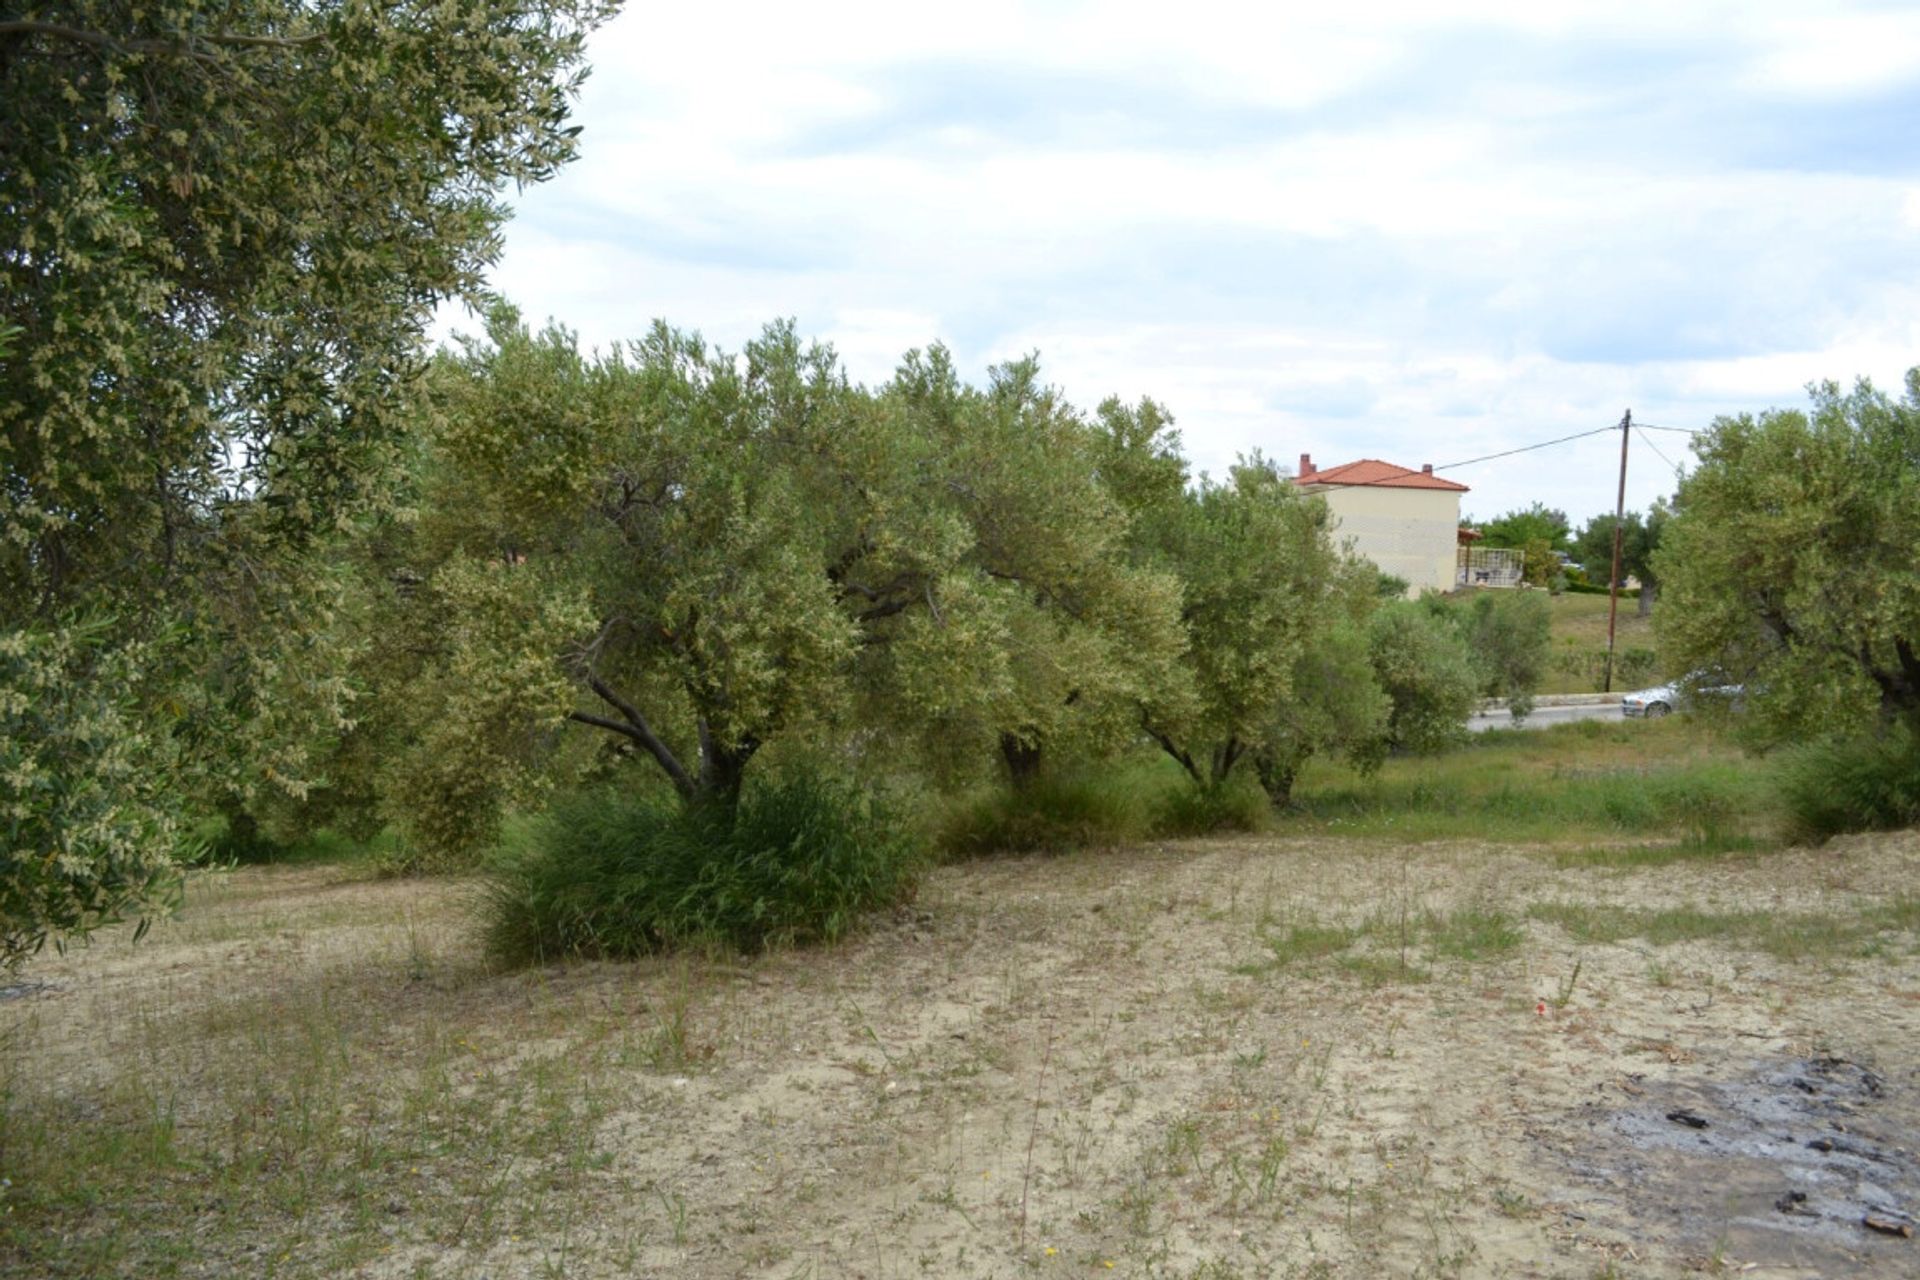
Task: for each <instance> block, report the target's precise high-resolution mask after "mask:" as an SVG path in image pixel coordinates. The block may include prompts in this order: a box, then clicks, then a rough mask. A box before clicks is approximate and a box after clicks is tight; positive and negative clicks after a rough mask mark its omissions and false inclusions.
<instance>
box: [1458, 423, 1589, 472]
mask: <svg viewBox="0 0 1920 1280" xmlns="http://www.w3.org/2000/svg"><path fill="white" fill-rule="evenodd" d="M1618 429H1619V424H1617V423H1616V424H1615V425H1613V426H1610V427H1595V428H1594V429H1593V430H1592V431H1582V432H1580V433H1578V434H1577V435H1571V436H1561V437H1560V438H1559V439H1558V440H1542V441H1541V442H1540V443H1539V444H1526V445H1521V446H1520V447H1519V448H1518V449H1508V450H1506V451H1505V452H1504V453H1489V454H1487V455H1486V456H1484V457H1480V458H1468V459H1467V460H1466V461H1465V462H1449V463H1448V464H1447V465H1446V466H1444V467H1435V468H1434V470H1435V471H1458V470H1459V469H1460V468H1461V467H1471V466H1473V465H1474V464H1475V463H1477V462H1492V461H1493V460H1494V459H1495V458H1511V457H1512V456H1513V455H1514V454H1516V453H1530V452H1532V451H1533V450H1535V449H1545V448H1548V447H1550V446H1552V445H1556V444H1565V443H1567V441H1569V440H1584V439H1586V438H1587V437H1588V436H1601V435H1605V434H1606V433H1607V432H1609V431H1616V430H1618Z"/></svg>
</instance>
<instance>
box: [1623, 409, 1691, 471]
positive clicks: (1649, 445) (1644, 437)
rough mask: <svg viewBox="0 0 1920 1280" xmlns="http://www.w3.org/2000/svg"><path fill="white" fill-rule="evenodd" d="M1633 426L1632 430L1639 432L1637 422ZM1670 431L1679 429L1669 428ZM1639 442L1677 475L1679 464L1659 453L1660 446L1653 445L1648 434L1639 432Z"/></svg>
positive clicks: (1651, 438)
mask: <svg viewBox="0 0 1920 1280" xmlns="http://www.w3.org/2000/svg"><path fill="white" fill-rule="evenodd" d="M1633 426H1634V430H1636V431H1639V430H1640V424H1639V423H1637V422H1636V423H1634V424H1633ZM1670 429H1671V430H1676V431H1677V430H1679V428H1677V427H1675V428H1670ZM1640 442H1641V443H1642V444H1644V445H1646V446H1647V448H1649V449H1651V450H1653V452H1654V455H1655V456H1656V457H1658V458H1659V459H1660V461H1662V462H1664V463H1666V464H1667V465H1668V466H1669V467H1672V468H1673V470H1674V472H1675V473H1676V474H1677V473H1678V472H1679V470H1680V464H1679V463H1677V462H1675V461H1674V460H1673V459H1672V458H1669V457H1668V456H1667V455H1666V454H1664V453H1661V452H1660V446H1659V445H1657V444H1655V443H1654V442H1653V437H1652V436H1649V435H1648V434H1647V433H1646V432H1644V431H1641V432H1640Z"/></svg>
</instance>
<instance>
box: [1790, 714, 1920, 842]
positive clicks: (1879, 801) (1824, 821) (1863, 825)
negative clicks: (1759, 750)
mask: <svg viewBox="0 0 1920 1280" xmlns="http://www.w3.org/2000/svg"><path fill="white" fill-rule="evenodd" d="M1781 794H1782V797H1783V799H1784V801H1785V804H1786V810H1787V835H1788V838H1789V839H1792V840H1794V841H1795V842H1799V843H1808V844H1820V843H1823V842H1824V841H1826V840H1827V839H1829V838H1831V837H1833V836H1837V835H1843V834H1845V833H1846V832H1849V831H1886V830H1891V829H1893V828H1895V827H1906V826H1912V825H1914V824H1916V823H1920V736H1916V735H1915V733H1914V732H1913V730H1911V729H1908V728H1906V727H1904V726H1900V727H1896V728H1894V729H1892V730H1890V731H1888V732H1885V733H1881V734H1875V735H1867V736H1862V737H1856V738H1845V739H1839V740H1836V741H1830V742H1820V743H1814V744H1812V745H1809V746H1806V747H1803V748H1801V749H1800V750H1799V751H1797V752H1795V753H1794V754H1793V755H1791V756H1789V757H1788V759H1787V761H1786V764H1785V766H1784V767H1783V769H1782V773H1781Z"/></svg>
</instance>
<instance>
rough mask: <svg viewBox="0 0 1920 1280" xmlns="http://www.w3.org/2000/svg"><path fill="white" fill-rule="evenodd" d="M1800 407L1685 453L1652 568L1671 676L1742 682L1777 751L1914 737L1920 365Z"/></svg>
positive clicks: (1830, 390)
mask: <svg viewBox="0 0 1920 1280" xmlns="http://www.w3.org/2000/svg"><path fill="white" fill-rule="evenodd" d="M1811 393H1812V406H1811V409H1810V411H1806V412H1803V411H1800V410H1792V409H1776V410H1769V411H1767V412H1765V413H1762V414H1760V415H1759V416H1758V417H1755V416H1752V415H1747V414H1742V415H1739V416H1737V417H1728V418H1721V419H1719V420H1717V421H1716V422H1715V423H1714V424H1713V426H1712V428H1711V429H1710V430H1708V431H1707V432H1706V433H1705V434H1704V435H1702V436H1701V437H1700V438H1698V439H1697V440H1696V441H1695V442H1694V451H1695V453H1696V454H1697V455H1698V458H1699V465H1698V466H1697V467H1696V468H1695V469H1694V471H1693V472H1692V473H1691V474H1690V475H1688V476H1687V477H1686V478H1685V479H1684V480H1683V481H1682V483H1681V485H1680V490H1679V493H1678V494H1677V495H1676V497H1675V501H1674V516H1673V519H1672V520H1671V521H1670V522H1668V524H1667V526H1666V529H1665V531H1664V533H1663V535H1662V538H1661V544H1660V549H1659V550H1658V551H1657V552H1656V553H1655V555H1654V564H1655V567H1656V569H1657V571H1658V572H1659V574H1660V579H1661V581H1662V583H1663V585H1664V590H1665V599H1666V605H1665V607H1663V608H1662V609H1661V610H1660V613H1659V615H1658V616H1657V625H1658V627H1659V634H1660V641H1661V645H1662V647H1663V649H1664V650H1665V651H1666V653H1667V655H1668V658H1669V664H1670V665H1671V666H1672V667H1673V668H1674V669H1677V670H1705V671H1710V672H1712V673H1713V676H1712V678H1714V679H1720V678H1722V676H1723V675H1724V676H1725V677H1729V678H1732V679H1735V680H1740V681H1744V682H1745V683H1746V685H1747V690H1748V705H1749V708H1750V715H1749V716H1748V720H1749V722H1750V723H1751V724H1752V725H1753V727H1754V728H1755V730H1756V731H1757V732H1758V733H1759V734H1761V735H1763V736H1765V737H1769V738H1772V739H1775V740H1787V739H1791V738H1794V737H1803V736H1807V735H1819V734H1826V733H1833V732H1845V731H1848V730H1853V729H1861V728H1867V727H1871V726H1872V725H1873V724H1875V723H1876V722H1886V721H1894V720H1904V721H1906V722H1907V723H1908V724H1909V725H1910V726H1914V727H1920V573H1915V572H1914V565H1915V558H1916V554H1917V553H1916V549H1917V548H1920V369H1916V370H1912V371H1910V372H1909V373H1908V374H1907V379H1906V394H1905V396H1904V397H1903V398H1902V399H1899V400H1895V399H1892V398H1890V397H1889V396H1887V395H1886V394H1884V393H1882V392H1880V391H1878V390H1876V389H1875V388H1874V387H1873V386H1872V385H1871V384H1870V383H1868V382H1866V381H1865V380H1862V381H1861V382H1859V383H1857V384H1856V385H1855V386H1854V387H1853V389H1852V390H1850V391H1842V390H1841V389H1840V387H1838V386H1837V385H1835V384H1833V383H1825V384H1821V385H1817V386H1815V387H1813V388H1812V389H1811Z"/></svg>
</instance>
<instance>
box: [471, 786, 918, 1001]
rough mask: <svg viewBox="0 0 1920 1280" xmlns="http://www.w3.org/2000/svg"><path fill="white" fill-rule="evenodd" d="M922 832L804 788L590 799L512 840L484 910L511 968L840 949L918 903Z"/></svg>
mask: <svg viewBox="0 0 1920 1280" xmlns="http://www.w3.org/2000/svg"><path fill="white" fill-rule="evenodd" d="M921 863H922V855H921V849H920V845H919V841H918V839H917V837H916V835H915V832H914V829H913V826H912V824H910V823H907V822H904V821H901V820H899V819H898V817H897V816H896V815H895V814H893V813H892V811H891V810H890V809H889V808H888V807H887V806H885V805H884V804H882V803H881V802H879V801H877V800H876V799H874V798H873V797H872V796H870V795H867V794H865V793H863V792H862V791H860V790H859V789H858V788H856V787H853V786H850V785H848V784H845V783H841V782H837V781H834V780H831V779H827V778H821V777H809V776H798V777H794V778H790V779H786V780H782V781H778V782H770V783H768V784H766V785H764V786H760V787H754V788H749V789H748V791H747V792H746V793H745V794H744V795H742V796H741V798H740V802H739V804H738V806H737V807H735V808H734V809H732V810H731V811H729V810H727V809H726V808H725V807H723V806H718V805H695V806H692V807H682V806H681V805H680V804H679V803H677V802H676V801H673V800H670V799H665V798H659V797H651V796H635V795H628V794H622V793H619V792H614V791H594V792H586V793H582V794H579V795H575V796H572V797H569V798H567V799H565V800H562V801H561V802H560V803H558V804H556V805H555V806H554V807H552V808H551V809H550V810H548V812H547V813H546V814H544V815H542V816H541V817H539V818H536V819H532V820H528V821H523V822H520V823H517V824H513V825H511V826H510V827H509V829H508V831H507V833H506V835H505V837H504V839H503V842H502V846H501V848H500V849H499V851H498V852H497V854H496V855H495V857H494V859H493V860H492V862H491V864H490V866H489V868H488V874H487V878H486V886H487V887H486V893H485V897H484V899H483V903H484V907H483V911H484V919H485V925H486V942H487V947H488V950H489V951H490V952H491V953H492V954H493V955H494V956H496V957H497V958H499V959H501V960H504V961H507V962H509V963H528V962H537V961H541V960H550V959H554V958H557V957H563V956H599V957H605V958H610V959H620V958H628V957H633V956H639V955H646V954H649V953H652V952H656V951H661V950H665V949H669V948H673V947H680V946H686V945H699V944H709V943H712V944H719V945H723V946H728V947H732V948H735V949H737V950H741V951H756V950H760V949H763V948H766V947H771V946H779V945H787V944H799V943H808V942H832V941H835V940H837V939H838V938H840V937H841V936H842V935H843V934H845V933H846V932H847V930H848V929H849V928H850V927H851V926H852V925H853V923H854V922H855V921H856V920H857V919H858V918H859V917H860V915H861V914H862V913H863V912H866V911H868V910H871V909H873V908H875V907H880V906H885V905H887V904H889V903H892V902H895V901H898V900H900V899H901V898H903V897H904V896H906V895H907V894H908V893H909V892H911V890H912V888H913V884H914V880H915V877H916V875H917V873H918V870H919V868H920V865H921Z"/></svg>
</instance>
